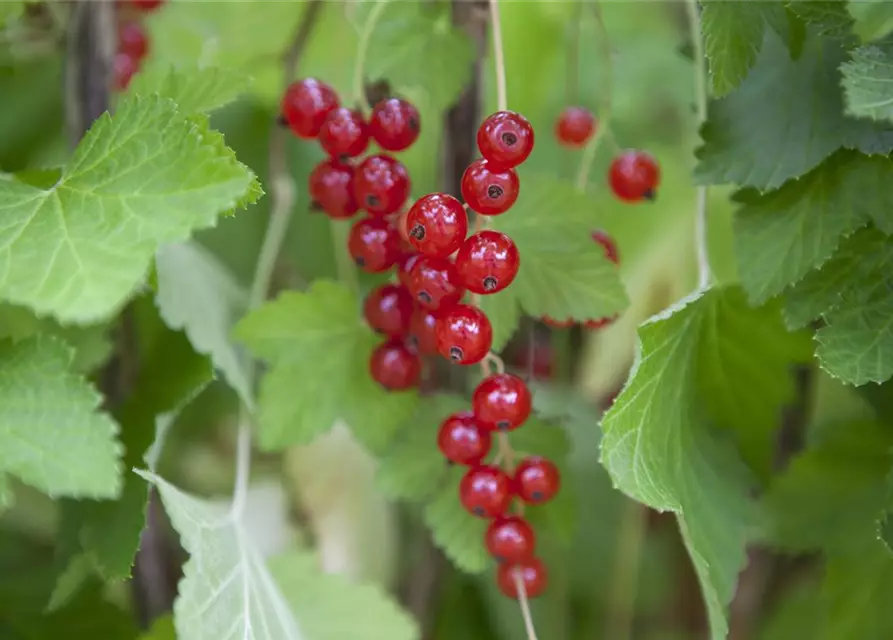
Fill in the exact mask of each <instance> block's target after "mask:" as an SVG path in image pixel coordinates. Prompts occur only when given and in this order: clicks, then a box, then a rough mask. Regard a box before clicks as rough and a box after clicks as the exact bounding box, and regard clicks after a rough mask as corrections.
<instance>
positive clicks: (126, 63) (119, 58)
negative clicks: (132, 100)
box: [112, 53, 140, 91]
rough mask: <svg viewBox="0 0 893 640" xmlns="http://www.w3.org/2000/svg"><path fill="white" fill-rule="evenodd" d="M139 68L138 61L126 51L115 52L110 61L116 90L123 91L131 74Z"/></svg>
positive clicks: (131, 76) (131, 77)
mask: <svg viewBox="0 0 893 640" xmlns="http://www.w3.org/2000/svg"><path fill="white" fill-rule="evenodd" d="M139 70H140V63H139V61H138V60H137V59H136V58H134V57H133V56H131V55H130V54H127V53H116V54H115V60H114V62H113V63H112V71H113V74H114V83H115V90H116V91H124V90H125V89H127V87H128V86H129V85H130V81H131V80H133V76H134V75H135V74H136V73H137V71H139Z"/></svg>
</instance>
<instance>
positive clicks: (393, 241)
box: [347, 218, 400, 273]
mask: <svg viewBox="0 0 893 640" xmlns="http://www.w3.org/2000/svg"><path fill="white" fill-rule="evenodd" d="M347 249H348V251H349V252H350V255H351V257H352V258H353V260H354V262H356V264H357V266H358V267H360V268H361V269H363V270H364V271H368V272H369V273H380V272H382V271H387V270H388V269H390V268H391V267H393V266H394V265H395V264H396V263H397V260H399V259H400V236H399V235H398V234H397V230H396V229H395V228H394V227H393V226H391V224H390V223H389V222H388V221H387V220H385V219H384V218H363V219H361V220H357V221H356V222H355V223H354V225H353V227H351V229H350V236H349V237H348V239H347Z"/></svg>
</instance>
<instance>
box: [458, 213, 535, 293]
mask: <svg viewBox="0 0 893 640" xmlns="http://www.w3.org/2000/svg"><path fill="white" fill-rule="evenodd" d="M520 264H521V258H520V256H519V255H518V248H517V247H516V246H515V243H514V242H513V241H512V239H511V238H509V237H508V236H507V235H505V234H504V233H500V232H498V231H491V230H489V229H486V230H484V231H481V232H479V233H476V234H474V235H473V236H471V237H469V238H468V239H467V240H466V241H465V242H464V243H463V244H462V246H461V247H460V248H459V253H457V254H456V273H458V274H459V282H461V283H462V286H463V287H465V288H466V289H468V290H469V291H471V292H472V293H478V294H481V295H484V294H488V293H496V292H497V291H502V290H503V289H505V288H506V287H507V286H509V285H510V284H511V283H512V281H513V280H514V279H515V276H516V275H518V267H519V266H520Z"/></svg>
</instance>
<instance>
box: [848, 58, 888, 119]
mask: <svg viewBox="0 0 893 640" xmlns="http://www.w3.org/2000/svg"><path fill="white" fill-rule="evenodd" d="M851 55H852V59H851V60H850V61H849V62H845V63H844V64H843V65H841V67H840V70H841V73H842V74H843V90H844V93H845V96H846V110H847V113H849V114H850V115H853V116H856V117H864V118H873V119H875V120H880V119H883V120H893V89H891V84H893V45H891V44H884V45H870V46H865V47H859V48H858V49H854V50H853V52H852V54H851Z"/></svg>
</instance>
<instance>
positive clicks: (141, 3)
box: [130, 0, 164, 11]
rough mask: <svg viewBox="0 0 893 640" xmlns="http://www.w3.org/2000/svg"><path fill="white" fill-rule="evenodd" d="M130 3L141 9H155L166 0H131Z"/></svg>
mask: <svg viewBox="0 0 893 640" xmlns="http://www.w3.org/2000/svg"><path fill="white" fill-rule="evenodd" d="M130 4H131V5H133V6H134V7H136V8H137V9H139V10H140V11H154V10H155V9H157V8H158V7H160V6H161V5H163V4H164V0H130Z"/></svg>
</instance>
